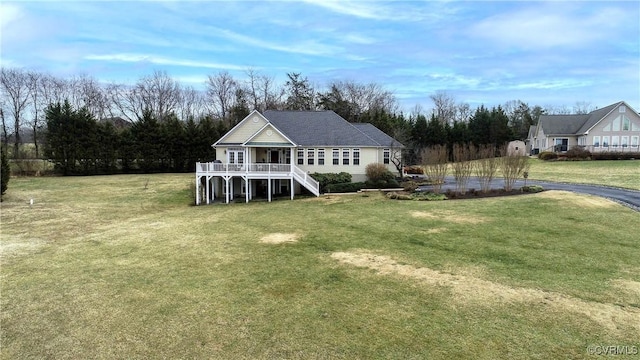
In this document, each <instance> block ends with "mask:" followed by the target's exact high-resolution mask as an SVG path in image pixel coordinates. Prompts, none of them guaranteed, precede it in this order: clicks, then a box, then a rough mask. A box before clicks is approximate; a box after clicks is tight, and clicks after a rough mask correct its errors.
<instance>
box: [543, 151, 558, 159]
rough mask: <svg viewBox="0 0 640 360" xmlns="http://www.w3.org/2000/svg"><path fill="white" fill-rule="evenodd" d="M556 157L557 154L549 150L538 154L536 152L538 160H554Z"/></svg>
mask: <svg viewBox="0 0 640 360" xmlns="http://www.w3.org/2000/svg"><path fill="white" fill-rule="evenodd" d="M557 158H558V154H556V153H554V152H551V151H543V152H541V153H540V154H538V159H540V160H545V161H546V160H555V159H557Z"/></svg>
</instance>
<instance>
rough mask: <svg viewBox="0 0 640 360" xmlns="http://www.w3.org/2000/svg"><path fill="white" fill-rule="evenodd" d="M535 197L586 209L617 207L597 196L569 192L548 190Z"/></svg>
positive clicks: (613, 203)
mask: <svg viewBox="0 0 640 360" xmlns="http://www.w3.org/2000/svg"><path fill="white" fill-rule="evenodd" d="M536 196H540V197H543V198H545V199H553V200H558V201H562V202H563V203H570V204H573V205H576V206H579V207H586V208H592V209H593V208H611V207H614V206H617V205H618V204H616V203H615V202H613V201H611V200H608V199H605V198H601V197H598V196H591V195H585V194H576V193H572V192H569V191H558V190H549V191H544V192H541V193H539V194H537V195H536Z"/></svg>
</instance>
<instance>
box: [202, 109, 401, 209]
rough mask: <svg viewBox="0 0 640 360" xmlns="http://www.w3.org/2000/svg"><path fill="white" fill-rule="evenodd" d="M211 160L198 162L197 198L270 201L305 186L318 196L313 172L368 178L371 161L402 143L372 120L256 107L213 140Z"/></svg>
mask: <svg viewBox="0 0 640 360" xmlns="http://www.w3.org/2000/svg"><path fill="white" fill-rule="evenodd" d="M212 146H213V147H214V148H215V149H216V159H217V160H215V161H213V162H207V163H197V164H196V204H198V205H199V204H200V203H201V202H202V201H204V202H206V203H207V204H209V203H211V202H213V201H214V200H216V199H221V200H223V201H224V202H226V203H228V202H230V201H232V200H234V199H235V198H237V197H241V198H242V197H243V198H244V200H245V201H246V202H248V201H249V200H251V199H253V198H255V197H265V198H267V199H268V200H269V201H271V199H272V196H273V195H275V194H287V195H288V196H290V197H291V199H293V197H294V194H296V193H300V192H302V189H306V190H307V191H309V192H311V193H312V194H314V195H316V196H319V195H320V187H319V184H318V182H317V181H315V180H314V179H313V178H311V176H309V174H310V173H314V172H318V173H339V172H347V173H349V174H351V175H352V179H353V181H364V180H365V179H366V175H365V168H366V166H367V165H368V164H370V163H383V164H385V165H387V166H388V168H389V170H391V171H394V170H395V166H394V164H393V161H394V160H395V159H398V158H399V157H400V152H399V151H397V150H398V149H400V148H402V147H403V145H402V144H400V143H399V142H398V141H397V140H395V139H393V138H392V137H390V136H389V135H387V134H385V133H384V132H382V131H380V130H379V129H378V128H376V127H375V126H373V125H371V124H365V123H360V124H352V123H349V122H348V121H346V120H345V119H343V118H342V117H340V116H339V115H338V114H336V113H335V112H333V111H274V110H267V111H265V112H264V113H263V114H261V113H260V112H258V111H253V112H252V113H251V114H249V115H248V116H247V117H246V118H244V119H243V120H242V121H241V122H240V123H238V125H236V126H235V127H234V128H233V129H231V130H230V131H229V132H227V133H226V134H225V135H224V136H222V137H221V138H220V139H219V140H218V141H217V142H216V143H214V144H213V145H212Z"/></svg>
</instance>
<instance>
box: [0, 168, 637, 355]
mask: <svg viewBox="0 0 640 360" xmlns="http://www.w3.org/2000/svg"><path fill="white" fill-rule="evenodd" d="M545 165H546V164H545ZM532 175H533V171H532ZM147 181H148V184H147V188H146V189H145V184H146V183H147ZM192 181H193V178H192V175H163V174H159V175H128V176H95V177H66V178H60V177H52V178H14V179H12V180H11V182H10V184H9V185H10V187H9V191H8V193H7V195H6V197H5V202H4V203H2V205H1V206H2V208H1V210H2V211H1V217H0V220H1V224H2V228H1V230H2V249H3V251H2V258H1V260H2V268H1V278H0V279H1V280H0V281H1V289H2V292H1V304H2V312H1V317H0V318H1V320H2V322H1V333H0V336H1V337H0V343H1V344H2V353H1V355H0V356H1V357H2V358H6V359H9V358H220V359H229V358H251V359H254V358H265V359H271V358H347V359H358V358H362V359H368V358H433V359H437V358H473V359H495V358H557V357H562V358H586V357H589V355H588V353H587V350H586V349H587V346H588V345H590V344H598V345H629V346H638V345H640V344H639V343H638V339H639V338H640V328H639V327H638V326H637V324H640V293H639V292H638V284H639V283H640V261H639V260H638V259H640V243H639V242H638V239H637V238H638V236H637V235H638V234H637V232H636V233H634V231H632V230H631V229H638V228H640V216H639V215H638V213H637V212H634V211H632V210H630V209H628V208H626V207H622V206H620V205H618V204H615V203H612V202H608V201H606V200H601V199H598V198H593V197H588V196H579V195H573V194H564V193H553V192H545V193H541V194H533V195H523V196H517V197H509V198H491V199H478V200H459V201H438V202H416V201H394V200H387V199H385V198H384V197H383V196H381V195H378V194H371V195H370V196H367V197H364V196H361V195H351V196H330V197H320V198H313V199H302V200H294V201H288V200H278V201H275V202H272V203H251V204H233V205H229V206H226V205H213V206H199V207H193V206H189V203H190V202H191V201H192V199H191V198H190V197H191V192H190V185H191V182H192ZM29 199H34V205H32V206H30V205H29ZM273 233H291V234H297V236H298V242H295V243H288V244H265V243H261V242H260V239H261V238H262V237H263V236H265V235H268V234H273ZM338 252H345V253H348V254H351V255H354V256H359V255H360V254H365V255H363V256H364V257H365V258H367V257H369V258H372V257H373V255H382V256H386V257H388V258H390V259H393V260H395V261H396V262H397V264H396V265H393V264H386V263H383V264H382V265H383V266H386V267H385V268H384V269H382V268H379V269H378V270H376V268H375V266H369V267H366V266H365V267H358V266H354V265H351V264H348V263H343V262H340V261H338V260H337V259H335V258H334V257H332V255H335V254H336V253H338ZM361 257H362V256H361ZM385 269H386V270H385ZM394 269H395V270H394ZM399 269H405V270H406V269H409V270H411V269H414V270H415V271H413V272H410V273H402V274H401V273H400V271H399ZM420 269H422V270H425V271H426V269H431V270H434V271H437V273H435V274H439V275H437V277H438V278H437V279H436V280H438V281H440V282H439V283H438V282H437V281H436V282H435V283H434V282H433V281H431V280H430V279H427V278H426V277H423V278H420V276H422V275H420V274H423V275H424V274H425V273H424V272H422V270H420ZM396 270H397V271H396ZM385 271H386V273H385ZM380 272H383V273H384V274H381V273H380ZM451 276H456V277H458V280H456V281H448V280H447V279H450V277H451ZM492 291H493V292H492ZM496 291H497V293H496ZM527 294H529V295H527ZM531 294H533V295H531ZM539 294H546V295H545V296H546V297H548V299H545V298H544V297H541V298H538V296H539ZM501 296H506V299H507V300H504V299H503V300H501V299H502V297H501ZM527 296H529V300H527ZM520 297H522V299H520ZM531 299H533V300H531ZM567 299H569V300H567ZM563 301H568V302H570V303H571V304H575V305H576V306H577V310H576V309H572V308H570V307H567V306H562V305H557V304H556V305H554V303H563ZM580 309H582V310H589V311H592V310H594V309H595V310H598V309H599V310H600V312H598V311H595V312H594V313H599V314H600V315H596V316H589V315H586V314H584V313H582V312H581V310H580ZM608 312H610V313H611V314H609V313H608ZM609 315H611V316H609ZM636 320H639V321H636Z"/></svg>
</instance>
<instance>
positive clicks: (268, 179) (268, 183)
mask: <svg viewBox="0 0 640 360" xmlns="http://www.w3.org/2000/svg"><path fill="white" fill-rule="evenodd" d="M267 193H268V194H269V202H271V178H270V177H269V178H267Z"/></svg>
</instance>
